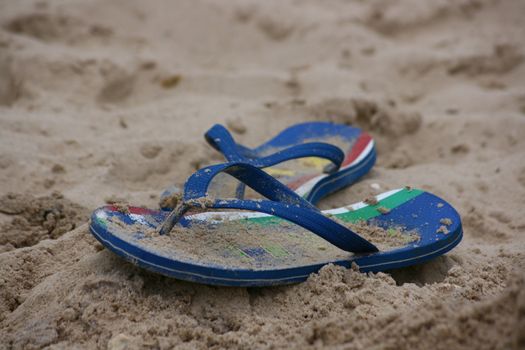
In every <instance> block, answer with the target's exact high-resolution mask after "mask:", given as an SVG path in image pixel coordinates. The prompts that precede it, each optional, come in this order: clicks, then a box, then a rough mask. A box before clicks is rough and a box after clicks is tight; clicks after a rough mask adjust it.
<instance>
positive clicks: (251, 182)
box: [90, 162, 462, 286]
mask: <svg viewBox="0 0 525 350" xmlns="http://www.w3.org/2000/svg"><path fill="white" fill-rule="evenodd" d="M219 173H227V174H229V175H231V176H233V177H235V178H237V179H238V180H239V181H240V182H242V183H245V184H246V185H247V186H248V187H250V188H252V189H253V190H254V191H256V192H258V193H260V194H261V195H263V196H265V197H266V198H267V199H263V200H247V199H236V198H235V199H214V198H210V197H208V196H207V190H208V187H209V185H210V182H211V181H212V179H213V178H214V177H215V176H216V175H217V174H219ZM241 210H243V211H241ZM90 229H91V232H92V233H93V235H94V236H95V237H96V238H97V239H98V240H99V241H100V242H101V243H102V244H103V245H104V246H106V247H107V248H108V249H110V250H111V251H113V252H114V253H116V254H117V255H119V256H121V257H123V258H124V259H126V260H128V261H130V262H132V263H133V264H136V265H138V266H141V267H143V268H146V269H148V270H151V271H155V272H158V273H161V274H164V275H167V276H170V277H174V278H178V279H182V280H187V281H194V282H199V283H205V284H213V285H228V286H268V285H280V284H287V283H294V282H300V281H304V280H306V279H307V278H308V276H309V275H310V274H311V273H313V272H317V271H318V270H319V269H320V268H321V267H323V266H324V265H326V264H330V263H332V264H336V265H342V266H346V267H350V266H351V264H352V263H356V264H357V265H358V266H359V268H360V270H361V271H363V272H366V271H374V272H377V271H384V270H389V269H393V268H399V267H403V266H409V265H414V264H418V263H421V262H424V261H427V260H429V259H431V258H434V257H436V256H439V255H442V254H444V253H446V252H447V251H449V250H451V249H452V248H453V247H455V246H456V245H457V244H458V243H459V242H460V241H461V238H462V229H461V221H460V217H459V215H458V213H457V212H456V210H455V209H454V208H452V206H450V205H449V204H448V203H447V202H445V201H444V200H442V199H440V198H439V197H436V196H434V195H432V194H430V193H427V192H425V191H422V190H417V189H407V188H405V189H398V190H394V191H390V192H387V193H383V194H381V195H379V196H377V197H376V198H374V199H373V200H368V201H366V203H365V202H360V203H356V204H353V205H351V206H347V207H343V208H339V209H333V210H328V211H324V212H321V211H319V210H318V209H317V208H315V207H314V206H313V205H312V204H311V203H309V202H307V201H306V200H304V199H303V198H301V197H300V196H299V195H297V194H296V193H295V192H294V191H292V190H290V189H289V188H288V187H287V186H285V185H283V184H281V183H280V182H279V181H277V180H276V179H275V178H273V177H272V176H270V175H268V174H267V173H265V172H264V171H262V170H260V169H258V168H257V167H255V166H253V165H250V164H246V163H242V162H237V163H227V164H219V165H213V166H209V167H206V168H204V169H201V170H199V171H197V172H196V173H194V174H193V175H192V176H190V178H189V179H188V180H187V182H186V184H185V188H184V198H183V201H182V203H181V204H180V205H179V206H177V208H176V209H174V210H173V211H172V212H167V211H162V210H150V209H145V208H139V207H126V208H122V207H119V208H117V207H115V206H105V207H102V208H99V209H97V210H95V211H94V212H93V215H92V217H91V223H90ZM356 232H357V233H356ZM358 233H359V234H358Z"/></svg>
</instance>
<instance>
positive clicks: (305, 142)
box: [160, 122, 376, 210]
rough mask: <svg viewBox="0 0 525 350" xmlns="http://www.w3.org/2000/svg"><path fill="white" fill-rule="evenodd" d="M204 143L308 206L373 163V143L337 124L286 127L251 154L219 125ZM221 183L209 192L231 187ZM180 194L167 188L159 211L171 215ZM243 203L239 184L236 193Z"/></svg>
mask: <svg viewBox="0 0 525 350" xmlns="http://www.w3.org/2000/svg"><path fill="white" fill-rule="evenodd" d="M205 139H206V141H207V142H208V143H209V144H210V145H211V146H212V147H213V148H215V149H216V150H218V151H219V152H221V153H222V154H223V155H224V157H225V158H226V160H227V161H229V162H244V163H247V164H251V165H253V166H256V167H258V168H264V171H265V172H267V173H268V174H270V175H272V176H273V177H275V178H276V179H278V180H279V181H280V182H282V183H283V184H285V185H286V186H288V187H289V188H290V189H292V190H294V191H295V192H296V193H297V194H298V195H300V196H302V197H303V198H304V199H306V200H307V201H309V202H311V203H314V204H315V203H317V202H318V201H319V200H320V199H321V198H323V197H325V196H327V195H328V194H330V193H333V192H336V191H338V190H340V189H342V188H344V187H347V186H349V185H351V184H352V183H354V182H356V181H357V180H358V179H359V178H360V177H362V176H363V175H365V174H367V173H368V172H369V171H370V169H371V168H372V167H373V165H374V163H375V160H376V151H375V147H374V140H373V139H372V137H370V135H368V134H367V133H366V132H364V131H362V130H361V129H359V128H354V127H351V126H347V125H342V124H334V123H329V122H307V123H301V124H296V125H294V126H291V127H289V128H287V129H285V130H284V131H282V132H281V133H280V134H278V135H277V136H275V137H274V138H272V139H271V140H268V141H266V142H265V143H263V144H262V145H260V146H258V147H256V148H253V149H252V148H248V147H246V146H243V145H241V144H238V143H236V142H235V140H234V139H233V136H232V135H231V134H230V132H229V131H228V130H227V129H226V128H225V127H223V126H222V125H219V124H217V125H214V126H213V127H212V128H211V129H209V130H208V131H207V132H206V134H205ZM232 183H233V182H231V181H230V182H228V180H227V177H221V178H220V179H217V181H215V182H214V183H213V184H212V189H213V190H216V191H217V190H220V189H221V188H224V189H226V191H223V193H228V194H229V193H231V192H232V191H231V187H232V186H233V185H235V184H234V183H233V185H232ZM178 190H179V188H178V187H177V186H171V187H170V188H168V189H167V190H166V191H164V193H162V195H161V200H160V203H163V204H161V207H162V208H163V209H164V210H172V209H173V206H171V205H169V203H173V202H172V201H170V200H169V198H170V197H171V196H172V195H173V194H174V193H176V192H177V191H178ZM234 190H235V192H236V197H237V198H244V197H245V187H244V184H242V183H241V184H240V185H238V186H237V187H236V188H235V189H234Z"/></svg>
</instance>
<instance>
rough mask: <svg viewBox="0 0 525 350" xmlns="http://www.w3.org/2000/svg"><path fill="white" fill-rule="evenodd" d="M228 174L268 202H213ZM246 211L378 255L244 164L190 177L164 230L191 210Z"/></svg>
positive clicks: (345, 247) (352, 249) (214, 167)
mask: <svg viewBox="0 0 525 350" xmlns="http://www.w3.org/2000/svg"><path fill="white" fill-rule="evenodd" d="M221 172H225V173H227V174H229V175H231V176H233V177H235V178H237V179H238V180H239V181H241V182H243V183H245V184H246V185H247V186H249V187H250V188H252V189H253V190H254V191H256V192H258V193H260V194H261V195H263V196H265V197H266V198H268V200H245V199H218V200H215V199H211V198H209V197H208V196H207V190H208V187H209V185H210V183H211V181H212V179H213V178H214V177H215V176H216V175H217V174H219V173H221ZM195 207H200V208H217V209H242V210H251V211H257V212H262V213H267V214H270V215H274V216H277V217H280V218H283V219H285V220H288V221H290V222H293V223H295V224H297V225H299V226H301V227H304V228H305V229H307V230H309V231H311V232H313V233H315V234H317V235H318V236H320V237H322V238H324V239H325V240H327V241H328V242H330V243H331V244H333V245H335V246H337V247H338V248H340V249H342V250H345V251H350V252H354V253H371V252H377V251H378V249H377V248H376V247H375V246H374V245H373V244H372V243H370V242H368V241H367V240H365V239H364V238H362V237H361V236H359V235H358V234H356V233H355V232H353V231H352V230H350V229H348V228H347V227H345V226H343V225H341V224H339V223H337V222H335V221H333V220H331V219H329V218H328V217H326V216H324V215H323V214H322V213H321V212H320V211H319V210H318V209H317V208H315V207H314V206H313V205H312V204H310V203H309V202H307V201H306V200H304V199H303V198H301V197H300V196H299V195H297V194H296V193H295V192H293V191H292V190H290V189H289V188H288V187H286V186H285V185H283V184H282V183H280V182H279V181H277V180H276V179H274V178H273V177H272V176H270V175H268V174H267V173H265V172H264V171H262V170H260V169H258V168H257V167H255V166H253V165H251V164H247V163H242V162H234V163H225V164H218V165H212V166H209V167H206V168H204V169H201V170H199V171H197V172H196V173H194V174H193V175H191V176H190V178H189V179H188V180H187V181H186V184H185V185H184V198H183V202H182V204H181V205H179V206H178V207H177V208H176V209H175V210H173V211H172V212H171V213H170V214H169V215H168V217H167V218H166V220H165V222H164V223H163V224H162V227H161V228H160V233H161V234H166V233H169V232H170V231H171V229H172V228H173V226H174V225H175V224H176V223H177V222H178V221H179V220H180V218H181V217H182V216H183V215H184V213H185V212H186V211H188V210H189V209H190V208H195Z"/></svg>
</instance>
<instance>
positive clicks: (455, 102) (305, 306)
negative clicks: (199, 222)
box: [0, 0, 525, 349]
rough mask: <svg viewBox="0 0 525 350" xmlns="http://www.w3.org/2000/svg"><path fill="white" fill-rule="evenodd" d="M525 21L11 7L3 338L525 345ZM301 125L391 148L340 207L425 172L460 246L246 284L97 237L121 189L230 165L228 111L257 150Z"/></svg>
mask: <svg viewBox="0 0 525 350" xmlns="http://www.w3.org/2000/svg"><path fill="white" fill-rule="evenodd" d="M278 4H280V6H278ZM524 13H525V2H523V1H518V0H516V1H510V0H509V1H483V0H479V1H465V0H461V1H432V2H426V1H425V2H423V1H419V0H412V1H386V0H385V1H349V2H345V1H335V0H333V1H323V2H322V4H321V2H318V1H313V0H312V1H288V2H286V3H281V2H280V1H264V3H263V2H261V1H243V2H228V4H227V5H226V4H223V2H220V1H193V0H192V1H189V0H188V1H177V2H172V1H167V0H166V1H151V2H147V3H146V2H144V1H131V0H129V1H128V0H126V1H124V0H121V1H102V0H93V1H68V2H65V1H54V2H52V1H46V0H39V1H32V0H29V1H16V2H15V1H2V2H1V3H0V195H2V199H1V203H0V204H1V205H0V211H1V214H0V252H1V253H0V339H1V341H0V348H42V347H50V348H53V349H61V348H69V347H71V346H72V345H73V344H76V345H79V348H106V347H107V348H110V349H123V348H130V349H132V348H155V349H156V348H161V349H166V348H172V347H174V346H177V347H178V348H187V349H193V348H205V347H211V348H226V347H228V348H230V347H231V348H308V347H311V348H319V347H322V346H328V347H333V348H345V349H398V348H403V347H407V348H420V349H424V348H429V349H456V348H459V349H470V348H473V349H494V348H497V349H512V348H516V349H523V348H525V335H524V334H525V282H524V275H523V271H525V216H524V215H523V214H524V208H525V140H524V136H525V87H524V86H525V83H524V81H525V63H524V62H523V61H524V55H525V42H524V40H523V38H525V25H524V23H523V14H524ZM305 120H334V121H338V122H344V123H352V124H355V125H358V126H360V127H362V128H364V129H366V130H367V131H368V132H370V133H371V134H372V135H373V136H374V138H375V139H376V140H377V145H378V155H379V161H378V164H377V165H376V167H375V168H374V170H373V171H372V172H371V173H370V174H369V175H368V176H367V177H366V178H365V179H363V181H361V182H359V183H358V184H356V185H355V186H353V187H352V188H350V189H346V190H344V191H341V192H339V193H337V194H335V195H333V196H331V197H329V198H326V199H325V200H323V201H322V203H321V207H322V208H333V207H339V206H342V205H346V204H349V203H353V202H356V201H359V200H361V199H362V198H364V197H365V196H368V195H371V194H374V193H377V192H383V191H386V190H388V189H392V188H397V187H400V186H403V185H406V184H410V185H413V186H417V187H419V188H423V189H425V190H428V191H431V192H433V193H435V194H437V195H439V196H442V197H443V198H446V199H447V200H449V201H450V202H451V203H452V204H453V205H454V206H455V207H456V208H457V209H458V210H459V212H460V213H461V215H462V217H463V220H464V230H465V238H464V241H463V242H462V243H461V245H460V246H459V247H458V248H456V249H455V250H454V251H452V252H451V253H449V254H447V255H446V256H444V257H441V258H439V259H436V260H434V261H432V262H430V263H427V264H425V265H422V266H418V267H415V268H408V269H403V270H398V271H393V272H391V273H388V274H383V273H380V274H376V275H370V276H367V275H363V274H360V273H358V272H356V271H353V270H343V269H340V268H334V267H327V268H325V269H323V270H322V271H321V272H320V273H319V274H318V275H314V276H312V277H311V278H310V279H309V280H308V281H307V282H305V283H303V284H299V285H294V286H287V287H278V288H265V289H244V288H239V289H235V288H216V287H208V286H202V285H196V284H191V283H183V282H179V281H176V280H172V279H169V278H164V277H161V276H158V275H155V274H151V273H148V272H145V271H142V270H140V269H137V268H135V267H134V266H132V265H130V264H127V263H124V262H122V261H121V260H119V259H118V258H116V257H114V256H113V255H112V254H111V253H109V252H107V251H106V250H105V249H103V248H102V246H101V245H100V244H98V243H97V242H96V241H95V240H94V239H93V238H92V237H91V235H90V234H89V232H88V230H87V226H86V224H85V222H86V218H87V215H89V213H90V211H91V210H93V209H94V208H95V207H97V206H100V205H101V204H103V203H104V202H105V201H106V200H115V198H116V199H121V200H126V201H129V202H130V203H134V204H138V205H148V206H156V204H157V202H158V195H159V193H160V192H161V190H162V189H163V188H165V187H167V186H168V185H170V184H172V183H181V182H183V181H184V179H185V178H186V177H187V176H188V175H189V174H190V173H191V172H192V171H193V170H194V169H195V168H197V167H199V166H202V165H203V164H207V163H212V162H217V161H218V160H220V157H218V156H217V153H216V152H215V151H213V150H211V149H210V147H208V146H206V145H205V142H204V141H203V137H202V134H203V132H204V131H205V130H206V129H207V128H208V127H209V126H211V125H212V124H213V123H216V122H220V123H228V124H229V125H230V127H231V128H232V129H234V130H236V135H235V136H236V138H238V140H240V141H241V142H243V143H246V144H248V145H253V146H255V145H257V144H259V143H260V142H262V141H263V140H265V139H266V138H268V137H270V136H272V135H274V134H275V133H277V132H278V131H280V130H281V129H283V128H284V127H286V126H288V125H291V124H294V123H297V122H299V121H305ZM372 184H379V189H377V188H378V186H375V185H374V186H373V187H372V186H371V185H372ZM9 192H11V193H12V194H10V195H9V196H7V194H8V193H9ZM53 192H56V193H55V194H52V193H53ZM35 196H36V197H43V196H47V197H45V198H43V199H39V200H36V199H35V198H34V197H35Z"/></svg>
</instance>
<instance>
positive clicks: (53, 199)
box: [0, 193, 88, 251]
mask: <svg viewBox="0 0 525 350" xmlns="http://www.w3.org/2000/svg"><path fill="white" fill-rule="evenodd" d="M0 213H3V214H7V215H9V217H11V220H10V221H8V222H6V223H4V224H3V225H2V227H1V230H2V232H3V233H4V234H3V235H2V236H0V247H1V248H0V249H2V250H3V251H9V250H13V249H16V248H22V247H27V246H32V245H34V244H36V243H38V242H39V241H41V240H43V239H56V238H58V237H60V236H61V235H63V234H64V233H66V232H69V231H71V230H73V229H75V228H76V227H78V226H79V225H80V224H81V223H84V222H86V221H87V213H88V211H87V209H85V208H83V207H81V206H79V205H78V204H75V203H72V202H71V201H69V200H67V199H66V198H64V197H63V196H62V195H61V194H59V193H53V194H52V195H51V196H44V197H34V196H31V195H23V194H15V193H8V194H7V195H4V196H3V197H1V198H0Z"/></svg>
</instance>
